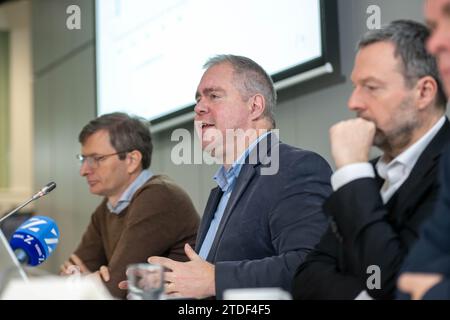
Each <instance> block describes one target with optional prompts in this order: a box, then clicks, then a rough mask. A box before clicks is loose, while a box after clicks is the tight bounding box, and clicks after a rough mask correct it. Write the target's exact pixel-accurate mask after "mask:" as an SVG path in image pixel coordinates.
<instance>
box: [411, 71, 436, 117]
mask: <svg viewBox="0 0 450 320" xmlns="http://www.w3.org/2000/svg"><path fill="white" fill-rule="evenodd" d="M416 88H417V94H416V98H417V102H418V104H417V105H418V107H419V110H424V109H426V108H427V107H428V106H430V105H432V104H433V102H435V101H436V99H437V94H438V84H437V82H436V80H435V79H434V78H433V77H431V76H425V77H423V78H420V79H419V80H418V81H417V85H416Z"/></svg>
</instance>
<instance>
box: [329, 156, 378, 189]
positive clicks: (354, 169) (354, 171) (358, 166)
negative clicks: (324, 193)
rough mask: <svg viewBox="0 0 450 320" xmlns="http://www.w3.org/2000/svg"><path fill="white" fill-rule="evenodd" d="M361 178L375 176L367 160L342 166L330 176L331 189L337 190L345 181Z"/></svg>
mask: <svg viewBox="0 0 450 320" xmlns="http://www.w3.org/2000/svg"><path fill="white" fill-rule="evenodd" d="M362 178H375V171H374V170H373V166H372V165H371V164H370V163H368V162H359V163H352V164H349V165H346V166H343V167H342V168H340V169H339V170H337V171H336V172H335V173H333V175H332V176H331V186H332V187H333V191H337V190H338V189H339V188H341V187H343V186H344V185H346V184H347V183H350V182H352V181H354V180H357V179H362Z"/></svg>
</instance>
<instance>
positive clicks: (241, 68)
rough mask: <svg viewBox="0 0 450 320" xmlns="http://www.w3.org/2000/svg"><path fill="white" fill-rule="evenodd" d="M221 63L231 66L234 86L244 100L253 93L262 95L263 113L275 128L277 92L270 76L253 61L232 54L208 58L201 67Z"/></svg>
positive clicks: (206, 67) (209, 66) (207, 67)
mask: <svg viewBox="0 0 450 320" xmlns="http://www.w3.org/2000/svg"><path fill="white" fill-rule="evenodd" d="M222 63H229V64H230V65H231V66H232V68H233V71H234V80H235V82H236V83H235V85H236V88H237V89H238V91H239V92H240V94H241V96H242V98H243V99H244V100H248V99H250V97H251V96H253V95H255V94H261V95H263V96H264V99H265V100H266V108H265V110H264V113H263V115H264V116H265V117H266V118H268V119H269V120H270V122H271V125H272V127H273V128H275V126H276V123H275V116H274V110H275V106H276V104H277V93H276V91H275V87H274V85H273V81H272V78H271V77H270V76H269V75H268V74H267V72H266V71H265V70H264V69H263V68H262V67H261V66H260V65H259V64H257V63H256V62H255V61H253V60H251V59H249V58H247V57H242V56H235V55H232V54H221V55H217V56H214V57H212V58H210V59H208V61H207V62H206V63H205V64H204V66H203V68H205V69H209V68H211V67H213V66H215V65H218V64H222Z"/></svg>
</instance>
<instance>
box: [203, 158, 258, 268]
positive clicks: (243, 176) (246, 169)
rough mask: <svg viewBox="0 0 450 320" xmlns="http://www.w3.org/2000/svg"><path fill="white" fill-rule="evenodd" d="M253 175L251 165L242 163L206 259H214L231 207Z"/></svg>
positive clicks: (234, 204) (236, 201) (253, 171)
mask: <svg viewBox="0 0 450 320" xmlns="http://www.w3.org/2000/svg"><path fill="white" fill-rule="evenodd" d="M254 175H255V169H254V168H253V166H251V165H248V164H244V165H243V167H242V169H241V172H240V173H239V178H238V180H237V181H236V186H235V187H234V190H233V192H232V193H231V196H230V199H229V200H228V203H227V206H226V208H225V211H224V213H223V216H222V219H221V220H220V224H219V228H218V229H217V232H216V236H215V237H214V242H213V243H212V245H211V250H210V251H209V253H208V258H207V260H208V261H214V256H215V255H216V249H217V244H218V243H219V241H220V238H221V236H222V233H223V231H224V229H225V226H226V224H227V222H228V220H229V218H230V216H231V214H232V212H233V209H234V208H235V207H236V204H237V203H238V201H239V199H240V197H241V196H242V194H243V193H244V191H245V189H246V188H247V185H248V184H249V182H250V181H251V179H252V177H253V176H254Z"/></svg>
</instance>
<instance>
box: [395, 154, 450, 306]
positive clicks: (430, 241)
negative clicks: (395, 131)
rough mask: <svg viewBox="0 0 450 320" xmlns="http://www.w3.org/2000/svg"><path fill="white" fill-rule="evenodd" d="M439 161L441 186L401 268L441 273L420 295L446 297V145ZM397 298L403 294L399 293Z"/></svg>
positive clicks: (449, 195) (449, 237)
mask: <svg viewBox="0 0 450 320" xmlns="http://www.w3.org/2000/svg"><path fill="white" fill-rule="evenodd" d="M440 165H441V167H440V169H441V171H440V182H441V190H440V194H439V198H438V202H437V204H436V208H435V211H434V213H433V215H432V216H431V217H430V219H429V220H427V221H426V222H425V223H424V225H423V227H422V230H421V237H420V239H419V240H418V241H417V242H416V244H415V245H414V247H413V249H412V250H411V252H410V254H409V256H408V257H407V259H406V261H405V263H404V265H403V268H402V272H424V273H439V274H442V275H443V276H444V280H443V281H441V282H440V283H438V284H437V285H435V286H434V287H433V288H431V289H430V290H429V291H428V292H427V293H426V294H425V295H424V296H423V299H450V147H447V150H446V152H445V153H444V155H443V157H442V161H441V164H440ZM399 298H402V299H403V298H407V297H406V295H402V294H401V295H399ZM408 298H409V296H408Z"/></svg>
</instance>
